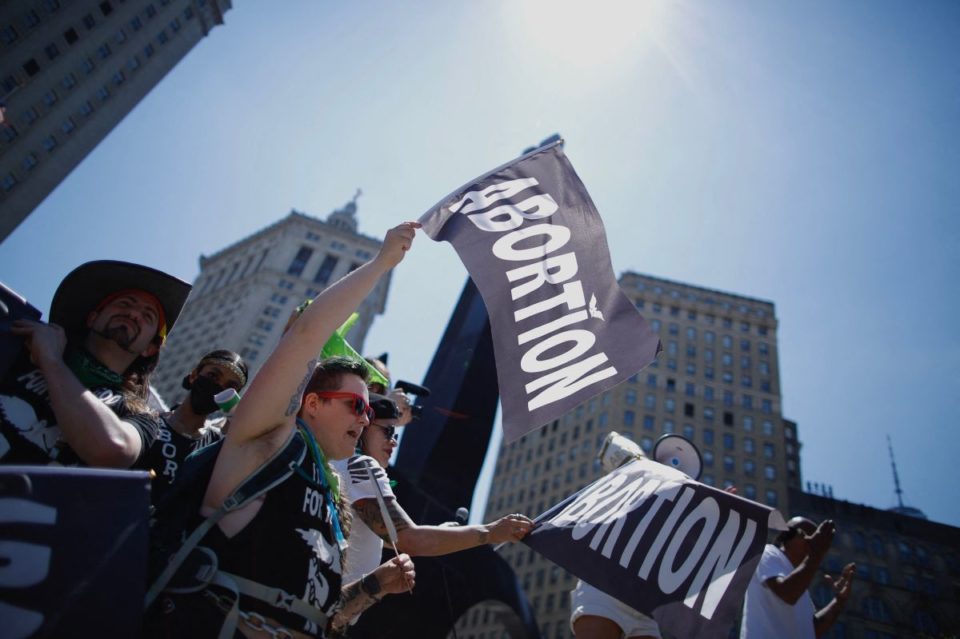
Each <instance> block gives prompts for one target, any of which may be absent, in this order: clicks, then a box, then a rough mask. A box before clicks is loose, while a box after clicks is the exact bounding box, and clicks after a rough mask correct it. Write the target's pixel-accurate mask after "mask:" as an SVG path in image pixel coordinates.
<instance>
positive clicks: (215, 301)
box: [153, 201, 390, 404]
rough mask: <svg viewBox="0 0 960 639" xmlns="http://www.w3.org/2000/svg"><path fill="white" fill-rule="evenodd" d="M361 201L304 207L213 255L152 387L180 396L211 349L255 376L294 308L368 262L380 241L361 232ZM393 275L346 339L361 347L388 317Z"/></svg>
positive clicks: (204, 263) (171, 397) (203, 263)
mask: <svg viewBox="0 0 960 639" xmlns="http://www.w3.org/2000/svg"><path fill="white" fill-rule="evenodd" d="M356 212H357V205H356V202H355V201H351V202H349V203H348V204H347V205H346V206H344V207H343V208H341V209H338V210H336V211H333V212H332V213H331V214H330V215H329V216H328V217H327V219H326V220H321V219H319V218H316V217H312V216H310V215H306V214H304V213H301V212H299V211H291V212H290V214H289V215H287V216H286V217H284V218H283V219H281V220H280V221H278V222H276V223H274V224H271V225H270V226H268V227H266V228H264V229H262V230H260V231H257V232H256V233H254V234H253V235H250V236H248V237H246V238H244V239H242V240H240V241H239V242H236V243H234V244H232V245H230V246H228V247H226V248H225V249H223V250H221V251H219V252H217V253H214V254H213V255H210V256H201V257H200V274H199V275H198V276H197V278H196V280H195V281H194V283H193V291H192V292H191V294H190V298H189V299H188V300H187V304H186V306H185V307H184V309H183V313H182V314H181V316H180V319H178V320H177V324H176V326H175V327H174V329H173V331H172V332H171V333H170V338H169V340H168V341H167V344H166V346H165V347H164V349H163V353H162V355H161V357H160V365H159V366H158V367H157V370H156V372H155V373H154V376H153V385H154V387H155V388H156V390H157V391H158V392H159V393H160V395H161V396H162V397H163V399H164V400H165V401H166V402H167V403H168V404H171V403H176V402H178V401H180V400H181V399H182V398H183V396H184V394H185V391H184V390H183V389H182V388H181V385H180V382H181V380H182V379H183V376H184V375H186V374H187V373H188V372H189V371H190V370H191V369H192V368H193V366H194V365H195V364H196V362H197V361H198V360H199V359H200V357H201V356H203V354H204V353H207V352H209V351H211V350H214V349H218V348H227V349H230V350H233V351H236V352H238V353H240V354H241V355H242V356H243V357H244V358H245V359H246V360H247V363H248V364H249V366H250V369H251V377H252V374H253V373H255V372H256V370H257V369H259V367H260V365H261V364H262V363H263V362H264V360H265V359H266V357H267V356H268V355H269V354H270V352H271V351H273V349H274V347H275V346H276V345H277V342H278V341H279V340H280V335H281V333H282V331H283V327H284V325H285V324H286V322H287V318H288V317H289V316H290V313H291V312H292V311H293V310H294V309H295V308H296V307H297V305H298V304H300V303H301V302H303V300H305V299H307V298H313V297H315V296H316V295H317V294H318V293H319V292H320V291H322V290H323V289H324V288H326V286H327V285H329V284H332V283H333V282H336V281H337V280H338V279H340V278H341V277H343V276H344V275H346V274H347V273H348V272H350V271H352V270H353V269H355V268H357V267H358V266H360V265H361V264H363V263H364V262H367V261H368V260H370V259H371V258H372V257H373V256H374V255H376V253H377V251H378V250H379V249H380V245H381V241H380V240H379V239H377V238H374V237H370V236H367V235H362V234H360V233H358V232H357V218H356ZM389 287H390V274H387V275H386V276H384V277H382V278H381V279H380V281H379V282H378V283H377V286H376V288H374V290H373V292H372V293H371V294H370V295H369V296H368V297H367V298H366V299H365V300H364V301H363V303H362V304H361V305H360V308H359V309H358V311H357V312H358V313H359V314H360V319H359V320H358V321H357V323H356V324H355V325H354V327H353V329H352V330H351V332H350V333H349V334H348V336H347V337H348V340H349V341H350V343H351V344H352V345H353V346H354V347H355V348H357V349H358V350H360V349H362V347H363V342H364V340H365V339H366V335H367V331H368V330H369V329H370V325H371V324H372V322H373V318H374V317H375V316H376V315H379V314H382V313H383V310H384V307H385V305H386V300H387V291H388V289H389Z"/></svg>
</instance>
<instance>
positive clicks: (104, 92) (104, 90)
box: [97, 85, 110, 102]
mask: <svg viewBox="0 0 960 639" xmlns="http://www.w3.org/2000/svg"><path fill="white" fill-rule="evenodd" d="M97 97H98V98H100V101H101V102H105V101H106V100H107V98H109V97H110V89H109V88H108V87H107V86H106V85H104V86H102V87H100V88H99V89H97Z"/></svg>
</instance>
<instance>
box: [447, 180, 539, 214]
mask: <svg viewBox="0 0 960 639" xmlns="http://www.w3.org/2000/svg"><path fill="white" fill-rule="evenodd" d="M537 184H539V182H537V178H532V177H531V178H520V179H519V180H508V181H506V182H498V183H496V184H491V185H490V186H488V187H487V188H485V189H483V190H482V191H470V192H469V193H467V194H466V195H464V196H463V197H462V198H460V201H459V202H455V203H454V204H452V205H451V206H450V210H451V211H453V212H454V213H463V214H464V215H469V214H470V213H473V212H474V211H479V210H480V209H485V208H487V207H489V206H490V205H491V204H494V203H495V202H499V201H500V200H505V199H507V198H509V197H513V196H514V195H516V194H517V193H519V192H521V191H525V190H526V189H529V188H530V187H531V186H536V185H537ZM468 202H469V204H467V203H468ZM464 204H466V206H464ZM461 208H462V210H461Z"/></svg>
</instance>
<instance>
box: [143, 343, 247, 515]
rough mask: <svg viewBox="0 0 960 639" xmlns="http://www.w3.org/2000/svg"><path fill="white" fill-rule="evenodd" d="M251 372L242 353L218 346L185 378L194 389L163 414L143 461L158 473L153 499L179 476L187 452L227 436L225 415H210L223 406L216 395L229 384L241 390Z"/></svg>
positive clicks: (189, 388)
mask: <svg viewBox="0 0 960 639" xmlns="http://www.w3.org/2000/svg"><path fill="white" fill-rule="evenodd" d="M247 375H248V369H247V364H246V362H244V361H243V358H242V357H240V356H239V355H238V354H236V353H234V352H233V351H228V350H216V351H212V352H210V353H207V354H206V355H204V356H203V357H201V358H200V361H199V362H198V363H197V365H196V366H195V367H194V368H193V370H192V371H190V372H189V373H188V374H187V375H186V377H184V378H183V383H182V385H183V388H185V389H186V390H188V391H190V393H189V394H188V395H187V397H186V399H185V400H184V401H183V402H182V403H181V404H180V405H179V406H177V407H176V408H174V409H173V410H172V411H169V412H164V413H161V414H160V420H161V421H160V429H159V432H158V433H157V439H156V440H155V441H154V443H153V445H152V446H151V447H150V449H149V450H148V451H147V453H146V455H145V456H144V462H143V464H142V465H143V467H144V468H148V469H151V470H153V471H154V472H155V473H156V477H155V479H154V480H153V484H152V492H151V501H153V503H155V504H156V503H158V502H159V501H160V499H161V498H162V497H163V495H164V494H165V493H166V489H167V488H168V487H169V486H170V484H172V483H173V481H174V480H175V479H176V477H177V469H179V468H180V466H181V465H182V464H183V460H184V459H186V457H187V455H189V454H190V453H192V452H193V451H195V450H198V449H200V448H202V447H204V446H208V445H210V444H212V443H214V442H216V441H217V440H219V439H220V438H221V437H223V433H222V432H221V429H222V426H223V422H224V421H225V419H224V418H223V417H220V418H218V419H216V420H212V419H209V415H211V414H213V413H215V412H217V411H218V410H219V407H218V406H217V403H216V401H215V400H214V397H215V396H216V395H217V394H218V393H219V392H221V391H223V390H226V389H228V388H232V389H233V390H235V391H238V392H239V391H240V390H242V389H243V387H244V386H245V385H246V383H247Z"/></svg>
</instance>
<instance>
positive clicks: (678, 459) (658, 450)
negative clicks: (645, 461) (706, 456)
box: [651, 434, 703, 479]
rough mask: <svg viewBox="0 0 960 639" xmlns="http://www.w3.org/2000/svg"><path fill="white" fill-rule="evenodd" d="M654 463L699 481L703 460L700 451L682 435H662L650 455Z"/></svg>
mask: <svg viewBox="0 0 960 639" xmlns="http://www.w3.org/2000/svg"><path fill="white" fill-rule="evenodd" d="M651 457H652V458H653V460H654V461H656V462H659V463H661V464H663V465H665V466H670V467H671V468H676V469H677V470H679V471H680V472H681V473H683V474H685V475H687V476H689V477H691V478H693V479H700V472H701V471H702V470H703V459H702V458H701V457H700V451H699V450H697V447H696V446H694V445H693V442H691V441H690V440H689V439H687V438H686V437H684V436H682V435H671V434H668V435H663V436H662V437H660V439H658V440H657V443H656V444H655V445H654V447H653V453H652V455H651Z"/></svg>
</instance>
